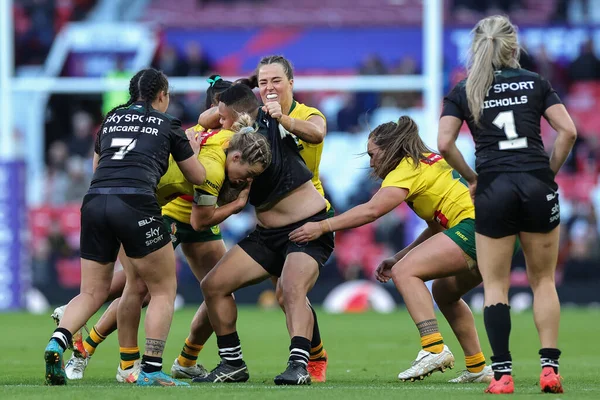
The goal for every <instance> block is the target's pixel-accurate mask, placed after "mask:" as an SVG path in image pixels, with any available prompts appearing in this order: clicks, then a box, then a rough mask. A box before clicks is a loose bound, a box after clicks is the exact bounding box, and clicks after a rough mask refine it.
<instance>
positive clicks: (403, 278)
mask: <svg viewBox="0 0 600 400" xmlns="http://www.w3.org/2000/svg"><path fill="white" fill-rule="evenodd" d="M412 277H413V274H412V273H411V272H410V271H409V269H408V268H405V266H404V265H403V264H402V263H398V264H396V265H395V266H394V267H392V281H394V284H395V285H396V287H397V288H398V289H401V288H402V287H404V286H405V285H407V284H410V283H409V282H408V280H409V279H410V278H412Z"/></svg>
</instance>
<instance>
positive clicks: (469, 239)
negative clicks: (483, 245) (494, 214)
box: [444, 218, 521, 261]
mask: <svg viewBox="0 0 600 400" xmlns="http://www.w3.org/2000/svg"><path fill="white" fill-rule="evenodd" d="M444 234H445V235H446V236H448V237H449V238H450V239H452V241H453V242H454V243H456V244H457V245H458V247H460V249H461V250H462V251H463V252H464V253H465V254H466V255H468V256H469V257H471V258H472V259H473V260H475V261H477V251H476V249H475V220H474V219H471V218H467V219H464V220H462V221H460V222H459V223H458V224H457V225H455V226H453V227H452V228H448V229H446V230H445V231H444ZM520 247H521V242H520V241H519V238H518V237H517V240H516V242H515V250H514V253H513V255H514V254H515V253H516V252H517V251H518V250H519V248H520Z"/></svg>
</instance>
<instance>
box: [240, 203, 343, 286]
mask: <svg viewBox="0 0 600 400" xmlns="http://www.w3.org/2000/svg"><path fill="white" fill-rule="evenodd" d="M329 217H330V215H328V213H327V212H326V211H325V209H323V210H322V211H320V212H318V213H317V214H315V215H313V216H312V217H308V218H306V219H304V220H302V221H299V222H295V223H293V224H290V225H286V226H282V227H281V228H274V229H266V228H263V227H260V226H258V225H257V226H256V229H254V231H252V232H251V233H250V234H249V235H248V236H246V237H245V238H244V239H242V240H241V241H240V242H239V243H238V245H239V246H240V247H241V248H242V249H243V250H244V251H245V252H246V253H247V254H248V255H249V256H250V257H252V258H253V259H254V261H256V262H257V263H259V264H260V265H261V266H262V267H263V268H264V269H265V270H266V271H267V272H268V273H269V274H271V275H273V276H281V271H282V270H283V264H284V262H285V259H286V257H287V255H288V254H290V253H306V254H308V255H309V256H311V257H312V258H314V259H315V261H316V262H317V264H319V268H321V267H323V265H325V263H326V262H327V260H328V259H329V256H330V255H331V253H333V248H334V246H335V244H334V239H333V233H332V232H329V233H326V234H324V235H322V236H321V237H320V238H318V239H317V240H313V241H312V242H308V243H302V244H297V243H294V242H292V241H290V239H289V237H288V235H289V234H290V232H291V231H293V230H294V229H296V228H299V227H301V226H302V225H304V224H305V223H307V222H316V221H322V220H324V219H326V218H329Z"/></svg>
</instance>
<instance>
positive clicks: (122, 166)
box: [90, 102, 194, 193]
mask: <svg viewBox="0 0 600 400" xmlns="http://www.w3.org/2000/svg"><path fill="white" fill-rule="evenodd" d="M144 114H145V109H144V103H143V102H138V103H134V104H133V105H131V106H130V107H129V108H125V109H119V110H117V111H115V112H114V113H113V114H111V115H109V116H108V118H107V119H106V121H105V122H104V125H103V127H102V129H101V131H100V132H99V133H98V137H97V138H96V144H95V152H96V153H97V154H98V155H99V156H100V159H99V162H98V167H97V168H96V171H95V172H94V176H93V178H92V183H91V185H90V188H100V187H130V188H140V189H148V191H149V192H151V193H154V191H155V190H156V185H157V184H158V181H159V180H160V177H161V176H162V175H163V174H164V173H165V171H166V170H167V167H168V165H169V154H171V155H172V157H171V159H172V160H174V161H184V160H186V159H188V158H189V157H191V156H193V155H194V152H193V150H192V147H191V146H190V143H189V141H188V139H187V137H186V135H185V132H184V131H183V129H181V122H180V121H179V120H178V119H176V118H174V117H172V116H170V115H168V114H165V113H161V112H159V111H157V110H154V109H152V110H151V111H150V113H149V116H148V118H147V120H145V118H144Z"/></svg>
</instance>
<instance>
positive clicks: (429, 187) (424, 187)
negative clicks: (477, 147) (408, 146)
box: [381, 153, 475, 228]
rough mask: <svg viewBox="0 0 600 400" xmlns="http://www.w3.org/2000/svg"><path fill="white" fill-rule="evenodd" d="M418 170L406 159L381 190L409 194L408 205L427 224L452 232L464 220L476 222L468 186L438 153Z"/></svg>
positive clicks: (390, 174) (382, 185) (430, 157)
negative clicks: (436, 224) (390, 187)
mask: <svg viewBox="0 0 600 400" xmlns="http://www.w3.org/2000/svg"><path fill="white" fill-rule="evenodd" d="M424 156H425V159H423V160H421V161H419V163H418V164H417V165H416V166H415V165H414V163H413V161H412V159H411V158H409V157H406V158H404V159H402V161H400V164H398V166H397V167H396V169H394V170H393V171H392V172H390V173H389V174H388V175H387V176H386V177H385V179H384V180H383V183H382V184H381V187H382V188H384V187H389V186H393V187H399V188H403V189H406V190H408V196H407V197H406V203H407V204H408V205H409V206H410V208H412V209H413V210H414V212H415V213H416V214H417V215H418V216H419V217H421V218H422V219H423V220H425V221H434V220H435V221H437V222H439V224H440V225H442V226H443V227H444V228H452V227H453V226H455V225H457V224H458V223H459V222H461V221H462V220H464V219H467V218H472V219H475V207H474V206H473V202H472V201H471V196H470V194H469V188H468V185H467V182H466V181H465V180H464V179H463V178H462V177H461V176H460V174H458V172H456V171H454V170H453V169H452V167H450V165H448V163H447V162H446V160H444V159H443V158H442V156H440V155H439V154H436V153H426V154H424Z"/></svg>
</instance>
